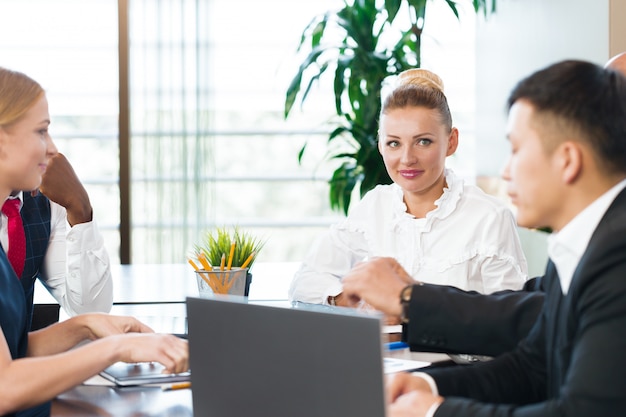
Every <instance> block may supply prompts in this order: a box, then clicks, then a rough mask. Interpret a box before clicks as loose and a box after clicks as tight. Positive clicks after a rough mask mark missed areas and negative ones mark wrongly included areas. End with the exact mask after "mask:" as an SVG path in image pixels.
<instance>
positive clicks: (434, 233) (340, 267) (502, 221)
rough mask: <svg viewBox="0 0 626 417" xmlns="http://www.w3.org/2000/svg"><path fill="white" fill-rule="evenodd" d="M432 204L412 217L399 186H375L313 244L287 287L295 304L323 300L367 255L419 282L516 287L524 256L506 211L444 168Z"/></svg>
mask: <svg viewBox="0 0 626 417" xmlns="http://www.w3.org/2000/svg"><path fill="white" fill-rule="evenodd" d="M446 182H447V184H448V186H447V188H445V189H444V192H443V194H442V196H441V197H440V198H439V199H438V200H437V201H436V202H435V205H436V206H437V207H436V208H435V209H434V210H432V211H431V212H429V213H428V214H427V215H426V218H421V219H417V218H415V217H414V216H412V215H411V214H409V213H407V207H406V205H405V204H404V199H403V192H402V189H401V188H400V187H399V186H398V185H396V184H391V185H378V186H377V187H376V188H374V189H373V190H371V191H370V192H368V193H367V194H366V195H365V196H364V197H363V199H362V200H361V201H360V202H359V203H357V204H356V205H355V206H354V207H353V209H352V211H351V212H350V214H349V215H348V217H347V218H346V219H345V220H343V221H341V222H339V223H338V224H335V225H333V226H331V227H330V230H329V231H328V232H326V233H325V234H324V235H322V236H320V238H319V239H318V240H317V241H316V242H315V244H314V245H313V247H312V248H311V250H310V252H309V254H308V255H307V256H306V257H305V259H304V261H303V263H302V266H301V267H300V269H299V270H298V272H296V274H295V276H294V278H293V281H292V283H291V286H290V289H289V298H290V300H292V301H303V302H309V303H325V302H326V300H327V298H328V296H331V295H332V296H335V295H338V294H339V293H341V291H342V287H341V277H343V276H344V275H345V274H346V273H348V272H349V271H350V270H351V269H352V267H353V266H354V265H355V264H356V263H357V262H360V261H362V260H364V259H366V258H371V257H380V256H385V257H393V258H395V259H396V260H397V261H398V262H399V263H400V264H401V265H402V266H403V267H404V269H405V270H406V271H407V272H409V273H410V274H411V276H413V278H415V279H416V280H419V281H422V282H426V283H432V284H441V285H452V286H455V287H458V288H461V289H463V290H473V291H478V292H481V293H487V294H488V293H492V292H494V291H499V290H504V289H513V290H517V289H520V288H521V287H522V286H523V284H524V282H525V281H526V279H527V265H526V258H525V257H524V253H523V252H522V247H521V244H520V241H519V236H518V234H517V229H516V224H515V219H514V217H513V214H512V213H511V211H510V210H509V209H508V207H506V206H505V205H504V203H503V202H502V201H500V200H499V199H497V198H496V197H493V196H490V195H487V194H485V193H484V192H483V191H482V190H481V189H480V188H478V187H477V186H474V185H469V184H464V182H463V181H462V180H460V179H458V178H456V177H455V176H454V174H453V173H452V171H450V170H446Z"/></svg>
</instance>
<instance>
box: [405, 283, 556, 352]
mask: <svg viewBox="0 0 626 417" xmlns="http://www.w3.org/2000/svg"><path fill="white" fill-rule="evenodd" d="M543 300H544V293H543V289H542V288H541V278H533V279H531V280H529V281H528V282H527V283H526V285H524V288H523V290H520V291H501V292H498V293H494V294H490V295H485V294H480V293H477V292H467V291H463V290H460V289H458V288H456V287H449V286H441V285H429V284H424V285H419V286H415V287H413V292H412V295H411V303H410V306H409V324H408V325H407V326H405V328H404V331H403V338H404V341H405V342H407V343H408V344H409V345H410V347H411V350H414V351H421V352H444V353H470V354H476V355H487V356H498V355H500V354H502V353H505V352H509V351H511V350H513V349H514V348H515V347H516V346H517V344H518V343H519V342H520V340H522V339H523V338H524V337H526V336H527V335H528V332H529V331H530V329H531V328H532V326H533V324H534V323H535V321H537V317H538V316H539V313H540V312H541V307H542V306H543Z"/></svg>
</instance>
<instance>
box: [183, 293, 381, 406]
mask: <svg viewBox="0 0 626 417" xmlns="http://www.w3.org/2000/svg"><path fill="white" fill-rule="evenodd" d="M187 317H188V321H189V335H188V337H189V353H190V367H191V381H192V395H193V408H194V414H195V415H200V416H207V417H211V416H215V417H245V416H255V417H265V416H266V417H291V416H294V417H295V416H298V417H319V416H325V417H334V416H336V417H345V416H360V417H370V416H371V417H381V416H384V415H385V405H384V389H383V361H382V352H381V350H382V342H381V322H380V319H379V318H377V317H371V316H362V315H355V314H343V313H338V312H333V311H329V310H326V311H316V310H310V309H290V308H281V307H271V306H263V305H255V304H247V303H245V301H237V300H233V299H222V298H207V299H202V298H188V299H187Z"/></svg>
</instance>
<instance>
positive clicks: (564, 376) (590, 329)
mask: <svg viewBox="0 0 626 417" xmlns="http://www.w3.org/2000/svg"><path fill="white" fill-rule="evenodd" d="M508 138H509V140H510V142H511V147H512V156H511V158H510V160H509V163H508V165H507V168H506V169H505V172H504V175H503V176H504V178H505V180H507V181H508V183H509V185H508V193H509V195H510V196H511V198H512V202H513V204H515V205H516V206H517V209H518V211H517V221H518V223H519V224H520V225H521V226H524V227H541V226H548V227H550V228H551V229H553V230H554V233H553V234H552V235H551V236H550V239H549V242H548V253H549V256H550V261H549V262H548V266H547V268H546V273H545V275H544V276H543V278H542V279H541V281H542V282H541V288H542V291H543V292H544V294H545V302H544V305H543V309H542V311H541V314H540V316H539V319H538V320H537V321H536V322H535V324H534V326H533V328H532V330H531V331H530V333H529V335H528V337H526V338H525V339H524V340H523V341H522V342H521V343H520V344H519V345H518V346H517V347H516V349H515V350H514V351H512V352H509V353H506V354H504V355H501V356H499V357H498V358H496V359H494V360H493V361H490V362H486V363H481V364H478V365H475V366H471V367H457V368H449V369H434V370H429V371H428V373H427V374H424V373H422V374H415V375H409V374H399V375H398V376H396V377H394V378H393V379H392V380H391V381H390V383H389V385H388V389H389V399H390V400H391V401H392V404H391V405H390V416H400V415H402V416H425V415H435V416H437V417H439V416H452V415H463V416H487V415H488V416H505V415H506V416H600V415H601V416H622V415H624V412H625V411H626V371H625V370H623V369H624V367H622V366H620V364H619V363H617V361H619V360H620V359H621V358H622V356H623V353H624V352H625V351H626V338H624V337H623V332H624V330H626V279H625V277H626V191H624V188H625V187H626V78H625V77H624V76H622V75H621V74H619V73H617V72H615V71H612V70H606V69H602V68H600V67H598V66H596V65H593V64H590V63H586V62H581V61H565V62H561V63H558V64H555V65H552V66H550V67H548V68H546V69H544V70H541V71H538V72H536V73H534V74H532V75H531V76H529V77H527V78H526V79H524V80H522V81H521V82H520V83H519V84H518V85H517V86H516V88H515V89H514V90H513V92H512V94H511V96H510V98H509V124H508ZM350 285H351V284H350ZM413 288H414V287H413V286H411V285H407V286H405V287H404V288H403V290H402V291H401V292H400V294H401V296H400V297H398V301H396V303H393V304H394V305H393V306H391V308H392V309H394V310H395V312H396V313H397V314H400V315H402V311H405V313H404V315H403V317H404V319H405V321H406V320H409V322H410V321H411V320H412V316H411V313H410V312H409V310H410V307H411V303H410V302H409V301H408V300H410V299H411V293H412V289H413ZM345 290H346V289H345V287H344V291H345ZM350 291H351V294H352V295H353V296H354V295H355V294H357V293H358V292H359V291H358V290H357V291H353V290H350Z"/></svg>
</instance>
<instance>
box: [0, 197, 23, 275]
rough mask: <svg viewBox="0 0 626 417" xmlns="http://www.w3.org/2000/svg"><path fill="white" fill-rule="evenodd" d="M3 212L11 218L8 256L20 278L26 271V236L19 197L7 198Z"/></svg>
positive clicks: (8, 226)
mask: <svg viewBox="0 0 626 417" xmlns="http://www.w3.org/2000/svg"><path fill="white" fill-rule="evenodd" d="M2 212H3V213H4V214H6V216H7V217H8V218H9V219H8V223H7V230H8V232H9V251H8V252H7V257H8V258H9V262H11V266H13V270H14V271H15V273H16V274H17V277H18V278H20V277H21V276H22V271H24V260H25V259H26V236H25V235H24V225H23V224H22V216H20V200H19V198H13V199H9V200H6V201H5V202H4V204H3V205H2Z"/></svg>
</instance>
